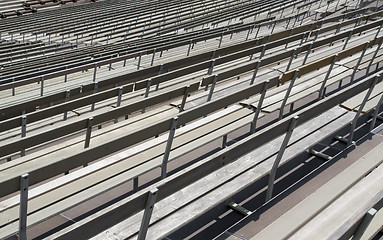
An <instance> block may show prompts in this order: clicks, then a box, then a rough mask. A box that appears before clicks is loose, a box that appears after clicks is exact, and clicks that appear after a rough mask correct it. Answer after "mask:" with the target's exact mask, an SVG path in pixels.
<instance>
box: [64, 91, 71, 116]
mask: <svg viewBox="0 0 383 240" xmlns="http://www.w3.org/2000/svg"><path fill="white" fill-rule="evenodd" d="M69 97H70V90H67V91H66V93H65V100H64V101H65V102H68V101H69ZM67 117H68V112H67V111H65V112H64V117H63V120H64V121H65V120H67Z"/></svg>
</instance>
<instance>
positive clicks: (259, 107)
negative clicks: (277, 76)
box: [250, 80, 270, 133]
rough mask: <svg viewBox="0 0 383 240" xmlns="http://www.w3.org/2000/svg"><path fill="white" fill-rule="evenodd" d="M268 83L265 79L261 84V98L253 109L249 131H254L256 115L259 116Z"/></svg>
mask: <svg viewBox="0 0 383 240" xmlns="http://www.w3.org/2000/svg"><path fill="white" fill-rule="evenodd" d="M269 83H270V81H269V80H267V81H265V83H264V85H263V90H262V93H261V98H260V99H259V101H258V106H257V109H256V110H255V114H254V118H253V122H252V123H251V126H250V133H255V129H256V128H257V121H258V117H259V114H260V113H261V109H262V104H263V100H264V99H265V96H266V91H267V88H268V86H269Z"/></svg>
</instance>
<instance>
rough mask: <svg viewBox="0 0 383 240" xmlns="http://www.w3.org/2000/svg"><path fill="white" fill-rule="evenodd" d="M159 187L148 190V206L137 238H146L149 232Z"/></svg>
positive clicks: (140, 239) (139, 239) (142, 239)
mask: <svg viewBox="0 0 383 240" xmlns="http://www.w3.org/2000/svg"><path fill="white" fill-rule="evenodd" d="M157 193H158V189H157V188H154V189H152V190H150V191H149V192H148V198H147V200H146V207H145V210H144V215H143V217H142V221H141V226H140V230H139V231H138V236H137V240H145V238H146V234H147V232H148V228H149V223H150V218H151V217H152V213H153V209H154V204H155V203H156V199H157Z"/></svg>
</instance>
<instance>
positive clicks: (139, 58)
mask: <svg viewBox="0 0 383 240" xmlns="http://www.w3.org/2000/svg"><path fill="white" fill-rule="evenodd" d="M141 55H142V53H141V52H140V56H139V57H138V63H137V70H140V65H141Z"/></svg>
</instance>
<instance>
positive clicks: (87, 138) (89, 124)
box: [84, 117, 93, 148]
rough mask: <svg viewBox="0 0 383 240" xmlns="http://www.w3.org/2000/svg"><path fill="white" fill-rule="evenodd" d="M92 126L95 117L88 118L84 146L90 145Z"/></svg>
mask: <svg viewBox="0 0 383 240" xmlns="http://www.w3.org/2000/svg"><path fill="white" fill-rule="evenodd" d="M92 126H93V117H90V118H88V122H87V126H86V136H85V144H84V148H88V147H89V145H90V137H91V135H92Z"/></svg>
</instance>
